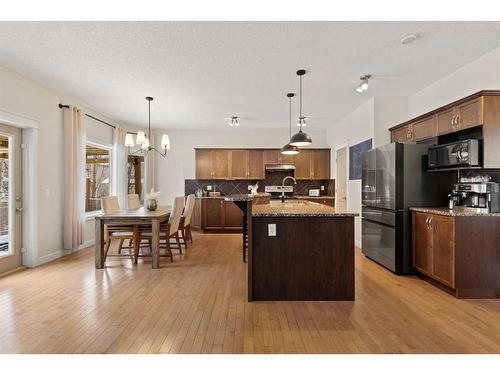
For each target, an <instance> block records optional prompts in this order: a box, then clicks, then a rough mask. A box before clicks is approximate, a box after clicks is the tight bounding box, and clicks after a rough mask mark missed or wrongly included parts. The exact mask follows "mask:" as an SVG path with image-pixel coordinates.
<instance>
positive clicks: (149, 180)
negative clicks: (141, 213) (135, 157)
mask: <svg viewBox="0 0 500 375" xmlns="http://www.w3.org/2000/svg"><path fill="white" fill-rule="evenodd" d="M149 144H150V145H154V144H155V137H154V135H153V134H151V135H150V138H149ZM155 154H156V151H154V150H151V151H149V152H148V155H147V156H146V157H145V158H144V188H145V191H144V192H145V193H146V194H149V192H150V191H151V189H152V188H153V189H156V187H155V158H156V155H155ZM144 198H146V195H144Z"/></svg>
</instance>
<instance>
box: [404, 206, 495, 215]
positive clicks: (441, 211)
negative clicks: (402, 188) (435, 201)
mask: <svg viewBox="0 0 500 375" xmlns="http://www.w3.org/2000/svg"><path fill="white" fill-rule="evenodd" d="M410 211H413V212H421V213H425V214H433V215H441V216H450V217H478V216H480V217H498V216H500V212H490V213H480V212H468V211H453V210H450V209H448V208H445V207H410Z"/></svg>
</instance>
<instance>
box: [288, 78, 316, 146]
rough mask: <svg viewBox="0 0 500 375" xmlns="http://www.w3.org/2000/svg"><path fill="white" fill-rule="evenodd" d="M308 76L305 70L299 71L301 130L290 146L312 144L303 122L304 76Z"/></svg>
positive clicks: (291, 140) (295, 135)
mask: <svg viewBox="0 0 500 375" xmlns="http://www.w3.org/2000/svg"><path fill="white" fill-rule="evenodd" d="M304 74H306V71H305V70H304V69H300V70H297V75H298V76H299V80H300V94H299V123H300V129H299V132H298V133H295V134H294V135H293V136H292V138H290V145H291V146H297V147H304V146H309V145H310V144H311V143H312V140H311V137H310V136H309V135H308V134H306V133H304V132H303V131H302V120H303V119H305V117H304V116H302V76H303V75H304Z"/></svg>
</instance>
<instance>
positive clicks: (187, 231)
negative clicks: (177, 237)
mask: <svg viewBox="0 0 500 375" xmlns="http://www.w3.org/2000/svg"><path fill="white" fill-rule="evenodd" d="M194 203H195V197H194V194H190V195H188V196H187V198H186V206H185V207H184V212H183V213H182V216H181V221H180V223H179V233H180V234H181V245H184V247H185V248H186V249H187V247H188V245H187V242H188V241H190V242H191V243H193V236H192V235H191V216H193V212H194Z"/></svg>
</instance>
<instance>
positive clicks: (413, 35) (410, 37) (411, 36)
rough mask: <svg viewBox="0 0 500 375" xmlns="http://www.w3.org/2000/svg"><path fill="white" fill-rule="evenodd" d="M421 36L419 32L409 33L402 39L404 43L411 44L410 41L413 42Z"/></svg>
mask: <svg viewBox="0 0 500 375" xmlns="http://www.w3.org/2000/svg"><path fill="white" fill-rule="evenodd" d="M419 37H420V34H419V33H409V34H406V35H405V36H404V37H403V38H402V39H401V43H402V44H410V43H413V42H414V41H415V40H417V39H418V38H419Z"/></svg>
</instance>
